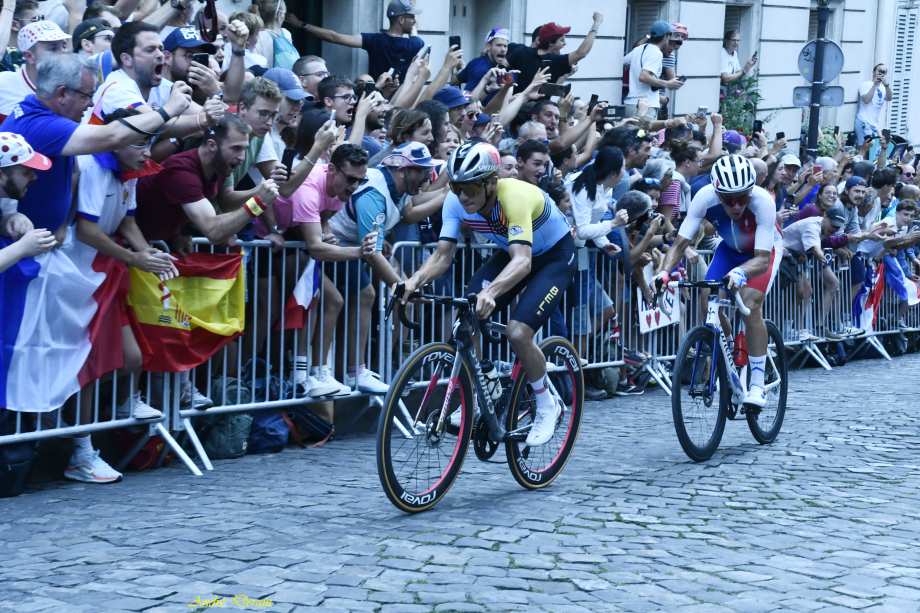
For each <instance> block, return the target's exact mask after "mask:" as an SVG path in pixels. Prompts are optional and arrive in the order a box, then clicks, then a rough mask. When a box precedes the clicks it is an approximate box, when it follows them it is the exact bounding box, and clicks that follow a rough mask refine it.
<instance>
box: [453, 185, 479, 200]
mask: <svg viewBox="0 0 920 613" xmlns="http://www.w3.org/2000/svg"><path fill="white" fill-rule="evenodd" d="M484 186H485V184H484V183H451V184H450V191H452V192H454V195H455V196H458V197H459V196H460V193H461V192H462V193H464V194H466V196H467V198H475V197H476V196H478V195H479V192H481V191H482V188H483V187H484Z"/></svg>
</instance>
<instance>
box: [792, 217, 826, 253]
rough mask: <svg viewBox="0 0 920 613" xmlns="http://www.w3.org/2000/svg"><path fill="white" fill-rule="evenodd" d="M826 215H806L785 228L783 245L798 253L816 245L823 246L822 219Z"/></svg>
mask: <svg viewBox="0 0 920 613" xmlns="http://www.w3.org/2000/svg"><path fill="white" fill-rule="evenodd" d="M822 219H824V217H806V218H805V219H800V220H799V221H797V222H795V223H792V224H789V225H788V226H786V227H785V228H783V247H785V248H786V250H787V251H791V252H792V253H794V254H796V255H798V254H800V253H805V252H806V251H809V250H811V249H813V248H815V247H817V248H818V249H820V248H821V224H822V223H823V222H822V221H821V220H822Z"/></svg>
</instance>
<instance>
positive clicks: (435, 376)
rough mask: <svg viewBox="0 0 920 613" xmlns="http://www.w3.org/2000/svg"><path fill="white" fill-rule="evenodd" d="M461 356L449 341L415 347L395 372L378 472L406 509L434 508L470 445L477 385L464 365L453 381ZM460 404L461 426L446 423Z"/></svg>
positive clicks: (394, 498) (382, 417)
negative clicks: (455, 362) (475, 387)
mask: <svg viewBox="0 0 920 613" xmlns="http://www.w3.org/2000/svg"><path fill="white" fill-rule="evenodd" d="M459 359H460V356H458V355H457V349H456V347H453V346H451V345H448V344H447V343H432V344H430V345H425V346H424V347H421V348H419V349H417V350H416V351H415V352H414V353H412V355H410V356H409V357H408V358H407V359H406V362H405V363H404V364H403V365H402V367H401V368H400V369H399V371H398V372H397V373H396V375H395V376H394V378H393V382H392V383H391V384H390V391H389V392H387V395H386V398H385V400H384V405H383V410H382V411H381V412H380V424H379V426H378V428H377V474H378V476H379V477H380V484H381V485H382V486H383V491H384V493H386V495H387V498H389V499H390V502H392V503H393V504H394V505H396V507H397V508H398V509H401V510H403V511H406V512H408V513H418V512H420V511H425V510H427V509H430V508H431V507H433V506H434V505H435V504H437V502H438V501H439V500H441V498H443V497H444V495H445V494H447V491H448V490H449V489H450V486H451V485H453V483H454V481H455V480H456V478H457V475H458V474H459V473H460V468H461V467H462V466H463V460H464V459H465V458H466V452H467V450H468V449H469V445H470V435H471V433H472V431H473V385H472V379H471V378H470V373H469V370H468V369H467V367H466V364H461V366H460V373H459V376H458V378H457V381H455V382H451V381H450V380H449V379H450V373H451V368H452V367H453V364H454V360H459ZM448 395H449V396H450V397H449V398H448ZM445 400H447V410H446V413H445V415H444V423H443V424H442V425H441V427H440V428H439V427H438V422H439V420H440V419H441V409H442V408H443V407H444V405H445ZM457 409H462V410H461V411H460V416H461V417H460V427H459V428H456V427H451V426H449V425H448V420H449V417H450V415H451V413H453V412H454V411H455V410H457Z"/></svg>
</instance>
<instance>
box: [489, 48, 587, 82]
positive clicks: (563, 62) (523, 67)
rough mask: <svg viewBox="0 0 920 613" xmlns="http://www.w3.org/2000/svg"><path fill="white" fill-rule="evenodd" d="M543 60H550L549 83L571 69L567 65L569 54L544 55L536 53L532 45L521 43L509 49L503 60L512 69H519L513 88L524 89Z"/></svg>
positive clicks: (541, 65)
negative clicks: (527, 45) (526, 45)
mask: <svg viewBox="0 0 920 613" xmlns="http://www.w3.org/2000/svg"><path fill="white" fill-rule="evenodd" d="M543 60H549V61H550V62H552V64H551V65H550V79H549V80H550V83H555V82H556V79H558V78H559V77H561V76H562V75H567V74H569V72H570V71H571V70H572V67H571V66H569V54H568V53H566V54H565V55H559V54H555V53H547V54H545V55H540V54H538V53H537V50H536V49H534V48H532V47H525V46H524V45H521V46H519V47H515V49H514V51H510V52H509V53H508V55H507V56H506V58H505V61H506V62H508V65H509V66H510V67H511V68H512V70H520V71H521V74H520V75H518V81H517V85H515V87H514V90H515V91H516V92H519V91H521V90H523V89H525V88H526V87H527V86H528V85H530V83H531V81H533V77H534V75H535V74H537V71H538V70H540V68H542V67H543Z"/></svg>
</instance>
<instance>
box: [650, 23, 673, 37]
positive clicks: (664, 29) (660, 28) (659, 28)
mask: <svg viewBox="0 0 920 613" xmlns="http://www.w3.org/2000/svg"><path fill="white" fill-rule="evenodd" d="M670 31H671V24H669V23H668V22H667V21H656V22H655V23H653V24H652V29H651V30H650V32H651V34H652V36H664V35H665V34H667V33H668V32H670Z"/></svg>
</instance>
